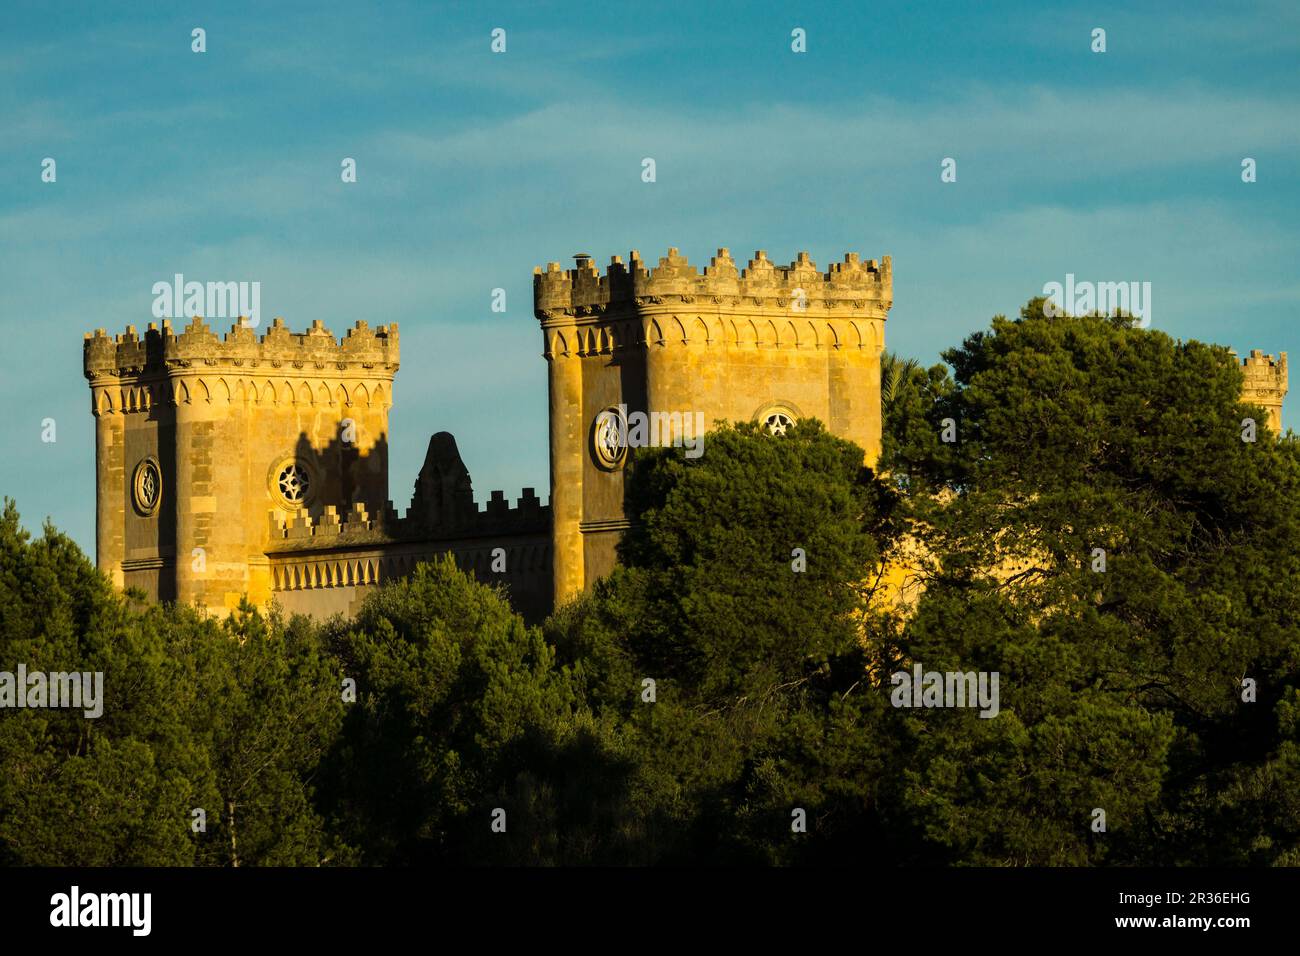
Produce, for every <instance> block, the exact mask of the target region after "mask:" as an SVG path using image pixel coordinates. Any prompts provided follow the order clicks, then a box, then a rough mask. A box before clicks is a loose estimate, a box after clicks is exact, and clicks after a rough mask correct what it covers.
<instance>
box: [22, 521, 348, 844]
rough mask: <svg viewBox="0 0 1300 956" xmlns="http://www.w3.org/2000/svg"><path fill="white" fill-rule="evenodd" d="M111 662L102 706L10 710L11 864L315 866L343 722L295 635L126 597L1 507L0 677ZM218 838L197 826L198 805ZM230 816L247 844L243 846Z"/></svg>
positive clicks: (329, 682)
mask: <svg viewBox="0 0 1300 956" xmlns="http://www.w3.org/2000/svg"><path fill="white" fill-rule="evenodd" d="M20 663H21V664H24V665H25V666H26V668H27V671H28V672H29V673H30V672H35V671H41V672H60V671H63V672H71V671H78V672H91V673H94V672H102V673H103V675H104V676H103V692H104V699H103V714H102V716H100V717H98V718H93V719H92V718H87V717H85V716H84V714H83V712H82V711H73V710H66V709H53V708H49V709H45V708H42V709H22V710H5V711H4V712H3V713H0V860H2V861H4V862H7V863H10V864H29V865H47V866H48V865H84V866H128V865H148V866H160V865H186V864H221V865H229V864H232V863H234V862H236V860H237V861H238V862H239V863H241V864H243V865H255V864H281V863H318V862H321V860H322V858H323V857H324V856H325V855H327V854H326V852H325V849H324V847H325V842H324V838H323V836H322V832H321V825H320V818H319V815H318V814H316V812H315V811H314V810H313V809H312V807H311V787H310V779H311V773H312V771H313V769H314V765H315V761H316V757H317V755H318V753H319V751H320V749H321V747H322V746H323V742H324V741H328V740H332V739H333V734H334V728H335V727H336V726H337V724H338V721H339V719H340V718H341V706H342V704H341V699H340V698H339V695H338V681H337V680H336V679H335V677H334V676H333V675H332V673H331V665H330V663H329V661H328V660H327V659H326V658H324V657H322V656H321V654H320V653H319V650H318V649H315V648H313V647H312V645H311V641H310V640H308V639H306V638H305V637H304V636H303V633H302V632H301V629H300V630H299V631H297V632H292V631H291V632H290V633H286V631H285V629H284V628H283V627H282V625H280V623H279V622H278V621H271V622H268V621H266V620H265V619H263V618H261V617H259V616H258V615H256V614H243V615H240V616H239V617H237V618H235V619H232V620H231V621H229V622H227V623H226V624H225V625H223V626H219V625H217V624H216V623H214V622H213V621H211V620H204V619H203V618H201V617H200V616H199V615H198V613H197V612H195V611H193V610H190V609H186V608H177V607H156V606H155V607H149V608H145V609H143V610H138V609H134V608H132V607H131V606H129V603H128V599H124V598H123V597H121V596H119V595H117V594H115V593H114V592H113V589H112V587H111V586H110V585H109V584H108V582H107V581H106V580H105V579H104V577H103V576H102V575H101V574H99V572H97V571H96V570H95V569H94V568H93V567H92V566H91V565H90V563H89V562H88V561H87V560H86V559H85V557H84V556H83V555H82V554H81V553H80V551H79V550H78V549H77V548H76V546H75V545H74V544H73V543H72V542H71V541H69V540H68V539H67V538H66V537H65V536H63V535H61V534H59V533H58V532H56V531H55V530H54V529H53V528H50V527H47V528H46V529H45V534H44V537H42V538H41V539H39V540H37V541H32V540H30V538H29V536H28V535H27V533H26V532H25V531H23V529H22V527H21V525H20V524H19V518H18V512H17V509H16V507H15V506H14V504H13V502H6V507H5V512H4V515H3V518H0V671H7V672H10V673H13V672H15V671H16V670H17V668H18V665H19V664H20ZM195 808H202V809H204V810H205V811H206V813H207V824H208V828H207V832H206V833H199V834H196V833H194V832H193V831H192V830H191V822H192V820H193V817H192V815H191V811H192V810H193V809H195ZM232 811H233V815H234V827H233V830H234V833H235V836H236V841H235V847H237V849H236V848H234V847H232V842H231V832H232Z"/></svg>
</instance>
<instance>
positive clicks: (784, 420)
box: [754, 402, 803, 435]
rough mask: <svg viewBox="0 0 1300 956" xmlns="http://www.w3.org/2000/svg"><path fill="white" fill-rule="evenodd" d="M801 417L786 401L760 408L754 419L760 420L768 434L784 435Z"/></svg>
mask: <svg viewBox="0 0 1300 956" xmlns="http://www.w3.org/2000/svg"><path fill="white" fill-rule="evenodd" d="M802 417H803V416H802V415H800V414H799V410H798V409H797V408H795V407H794V406H793V405H791V404H789V403H788V402H776V403H773V404H770V405H764V406H763V407H762V408H760V409H759V410H758V412H757V413H756V414H755V415H754V421H756V422H760V423H761V424H762V426H763V427H764V428H765V429H766V430H767V433H768V434H769V435H784V434H785V433H786V432H787V431H789V430H790V429H791V428H793V427H794V424H795V422H797V421H798V420H799V419H800V418H802Z"/></svg>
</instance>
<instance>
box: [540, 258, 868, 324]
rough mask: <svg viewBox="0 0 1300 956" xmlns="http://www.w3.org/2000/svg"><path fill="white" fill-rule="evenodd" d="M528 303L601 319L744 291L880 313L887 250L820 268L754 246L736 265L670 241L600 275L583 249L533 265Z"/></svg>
mask: <svg viewBox="0 0 1300 956" xmlns="http://www.w3.org/2000/svg"><path fill="white" fill-rule="evenodd" d="M533 297H534V310H535V312H536V314H537V317H538V318H539V319H541V320H542V322H543V326H544V327H549V326H550V325H555V324H566V323H570V322H572V321H574V320H576V319H582V320H584V321H600V317H601V316H603V315H604V314H606V313H609V312H618V313H620V314H624V313H635V312H637V311H638V310H642V309H645V308H647V307H650V306H669V307H670V306H672V305H674V304H678V303H681V304H693V303H697V302H707V301H715V302H728V303H732V304H736V303H734V302H732V300H739V299H749V300H750V304H751V305H752V306H754V307H760V308H770V307H778V308H784V307H787V306H788V305H789V303H790V302H792V301H796V300H797V301H798V302H799V303H800V308H801V309H804V308H806V309H811V310H814V311H816V310H820V309H822V308H825V309H828V310H829V309H836V308H840V309H843V308H845V307H846V306H847V307H849V308H851V309H855V310H857V311H859V312H863V313H867V314H870V315H872V316H873V317H881V318H883V313H885V312H887V311H888V309H889V307H890V306H891V305H892V302H893V275H892V263H891V260H890V257H888V256H886V257H884V259H883V260H881V261H879V262H878V261H877V260H875V259H868V260H866V261H863V260H862V259H861V257H860V256H859V255H858V254H857V253H847V254H846V255H845V256H844V261H843V262H838V263H834V264H832V265H831V267H830V268H829V269H828V270H827V271H825V272H822V271H821V270H820V269H819V268H818V267H817V264H816V263H815V262H814V261H813V260H812V257H811V255H810V254H809V253H808V252H800V253H798V254H797V255H796V257H795V259H794V260H793V261H792V262H791V263H790V264H789V265H788V266H778V265H776V264H775V263H774V262H772V260H771V259H769V258H768V255H767V253H766V252H765V251H764V250H762V249H759V250H758V251H756V252H755V253H754V257H753V258H752V259H750V260H749V262H748V264H747V265H746V267H745V268H744V269H743V270H738V269H737V268H736V263H735V261H734V260H733V259H732V257H731V253H730V251H729V250H728V249H727V248H726V247H722V248H719V249H718V252H717V255H715V256H713V257H712V258H711V259H710V261H709V265H708V266H706V267H705V268H704V271H703V273H702V274H701V272H700V270H699V269H697V268H696V267H695V266H693V265H691V263H690V262H689V261H688V259H687V257H686V256H684V255H682V254H681V252H680V250H679V249H678V248H677V247H675V246H674V247H670V248H669V250H668V254H667V255H665V256H662V257H661V258H660V259H659V262H658V265H656V266H655V267H654V268H652V269H647V268H646V266H645V263H644V262H643V261H642V260H641V257H640V254H639V253H638V252H637V251H636V250H632V252H631V253H630V255H629V257H628V263H627V264H626V265H625V264H624V263H623V262H622V261H621V259H620V258H619V257H618V256H614V257H612V258H611V260H610V264H609V267H608V268H607V269H606V271H605V273H604V274H603V275H601V274H600V273H599V271H598V270H597V269H596V268H595V266H594V264H593V261H592V259H591V258H590V257H587V256H585V255H584V256H582V257H580V258H579V259H578V264H577V265H576V266H575V268H573V269H567V270H565V269H561V267H560V264H559V263H558V262H550V263H548V264H547V267H546V270H545V271H543V270H542V269H540V268H535V269H534V270H533Z"/></svg>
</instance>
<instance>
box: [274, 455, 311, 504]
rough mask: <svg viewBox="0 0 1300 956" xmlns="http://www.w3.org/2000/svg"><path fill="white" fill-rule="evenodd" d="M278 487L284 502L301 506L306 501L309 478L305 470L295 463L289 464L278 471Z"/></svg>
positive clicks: (309, 484) (309, 485) (309, 483)
mask: <svg viewBox="0 0 1300 956" xmlns="http://www.w3.org/2000/svg"><path fill="white" fill-rule="evenodd" d="M277 481H278V483H279V486H280V494H282V495H284V500H285V501H288V502H289V503H291V504H295V505H298V504H302V503H303V502H304V501H306V500H307V491H308V490H309V488H310V487H311V478H310V476H308V474H307V469H306V468H304V467H302V465H299V464H298V463H297V462H290V463H289V464H287V465H285V466H284V467H283V468H282V469H280V477H279V478H278V479H277Z"/></svg>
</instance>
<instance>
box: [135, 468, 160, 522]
mask: <svg viewBox="0 0 1300 956" xmlns="http://www.w3.org/2000/svg"><path fill="white" fill-rule="evenodd" d="M131 498H132V500H133V501H134V502H135V509H136V511H138V512H140V514H142V515H144V516H145V517H148V516H150V515H152V514H153V513H154V512H155V511H157V510H158V502H159V501H161V500H162V471H161V470H159V468H158V462H157V460H156V459H154V458H146V459H144V460H143V461H141V462H140V464H138V465H136V466H135V474H134V475H133V476H132V478H131Z"/></svg>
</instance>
